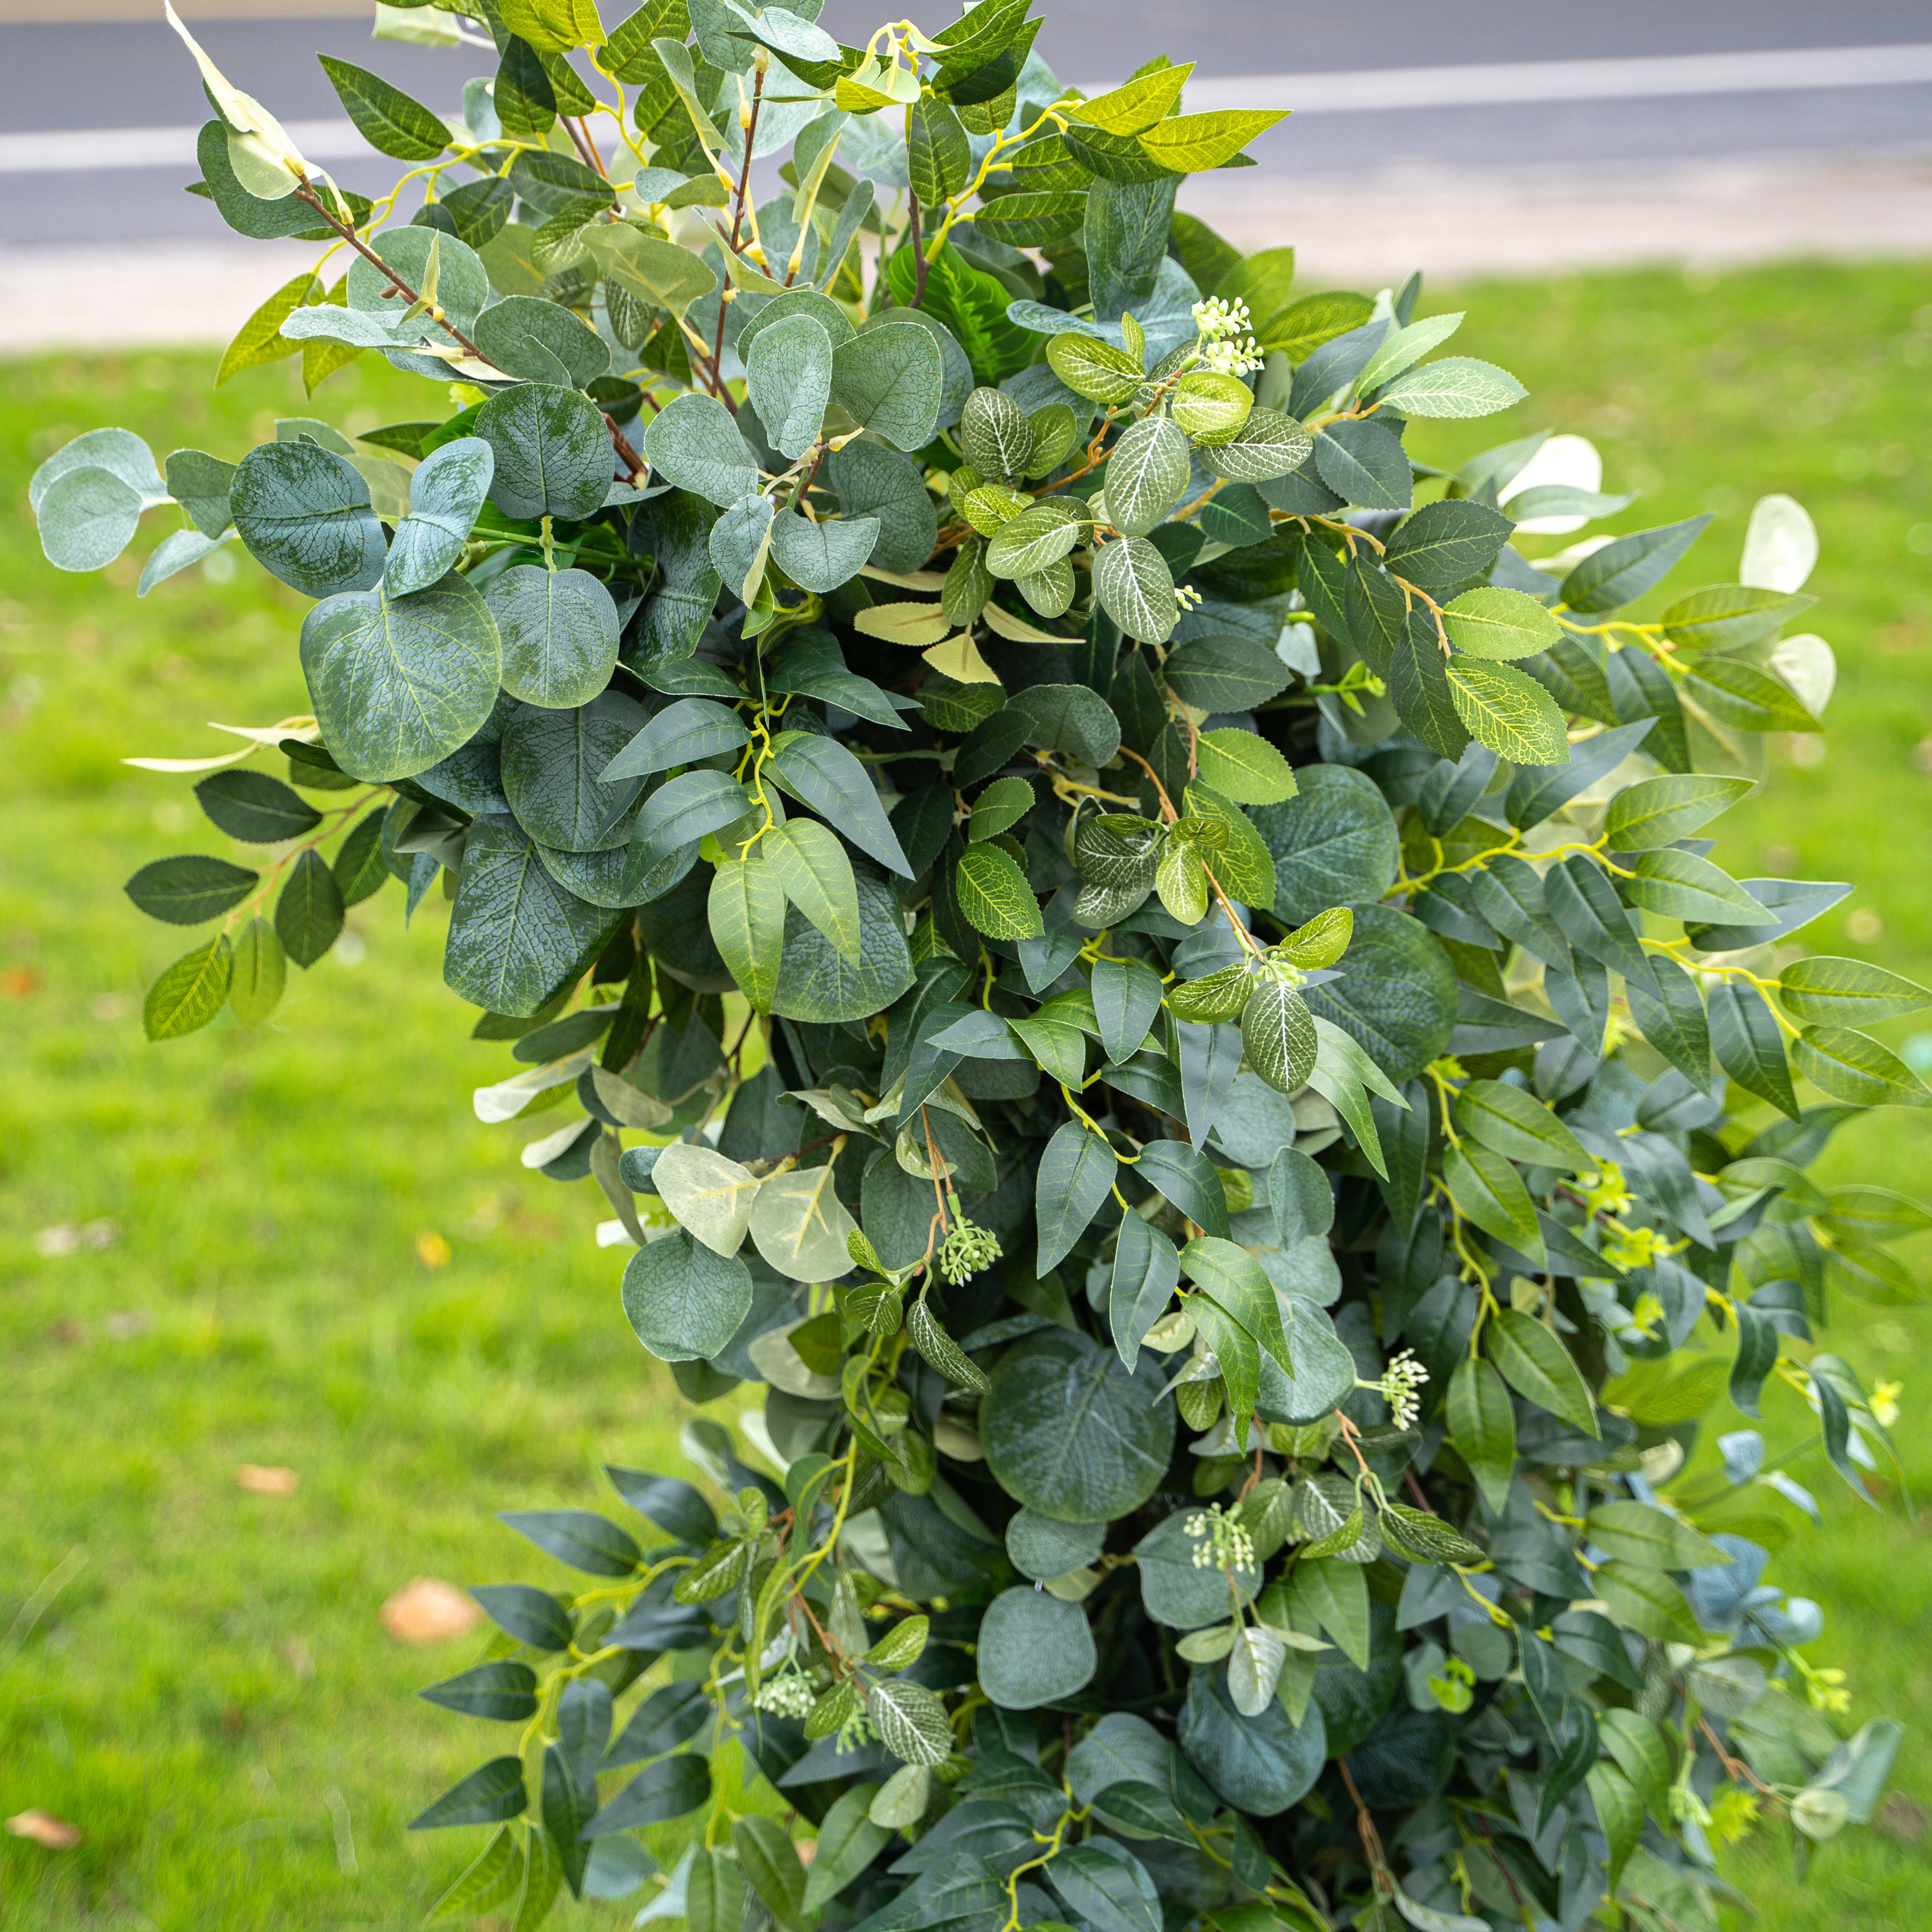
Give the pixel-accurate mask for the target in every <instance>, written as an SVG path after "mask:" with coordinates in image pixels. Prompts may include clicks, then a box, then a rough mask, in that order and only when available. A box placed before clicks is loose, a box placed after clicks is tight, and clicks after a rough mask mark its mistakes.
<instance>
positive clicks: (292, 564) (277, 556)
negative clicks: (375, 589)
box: [228, 443, 434, 776]
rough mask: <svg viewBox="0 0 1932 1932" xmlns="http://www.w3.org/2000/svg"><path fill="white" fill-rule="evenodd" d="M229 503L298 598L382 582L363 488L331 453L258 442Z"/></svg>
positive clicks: (253, 548) (349, 466) (258, 553)
mask: <svg viewBox="0 0 1932 1932" xmlns="http://www.w3.org/2000/svg"><path fill="white" fill-rule="evenodd" d="M228 502H229V509H230V511H231V512H232V513H233V516H234V518H235V527H236V530H237V531H238V532H240V535H241V538H242V541H243V542H244V543H245V544H247V545H248V553H249V555H250V556H252V557H253V558H254V559H255V561H256V562H257V563H259V564H260V565H261V566H262V568H263V569H264V570H266V571H268V572H269V574H271V575H272V576H275V577H280V578H281V580H282V581H283V582H284V583H286V584H287V585H289V586H290V587H291V588H292V589H296V590H299V591H300V592H302V595H304V596H305V597H334V596H338V595H341V594H342V593H343V592H348V591H354V590H367V589H370V588H371V586H373V585H374V584H375V583H377V582H378V581H380V579H381V577H382V574H383V561H384V558H385V555H386V551H385V547H384V539H383V526H382V524H381V523H380V522H379V521H378V520H377V516H376V512H375V511H374V509H373V508H371V505H370V501H369V485H368V483H367V482H366V481H365V480H364V479H363V477H362V473H361V472H360V471H359V470H358V469H356V466H355V465H354V464H353V463H350V462H348V461H347V460H345V459H344V458H342V457H340V456H338V455H336V454H335V452H333V451H332V450H327V449H323V448H321V447H320V446H319V445H318V444H316V443H263V444H261V445H260V446H259V447H257V448H256V449H251V451H249V452H248V455H246V456H245V457H244V458H242V462H241V466H240V467H239V469H236V472H235V481H234V482H233V484H232V485H231V486H230V487H229V496H228ZM314 614H315V613H314V612H313V611H311V613H310V615H311V616H314ZM431 763H434V760H431ZM344 769H347V767H345V768H344ZM412 769H416V768H414V767H413V768H412ZM357 775H358V776H361V775H362V774H360V773H358V774H357Z"/></svg>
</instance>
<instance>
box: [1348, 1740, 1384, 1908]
mask: <svg viewBox="0 0 1932 1932" xmlns="http://www.w3.org/2000/svg"><path fill="white" fill-rule="evenodd" d="M1335 1763H1336V1764H1337V1767H1338V1768H1339V1769H1340V1771H1341V1773H1342V1782H1343V1784H1346V1786H1347V1787H1349V1796H1350V1797H1351V1798H1352V1799H1354V1801H1355V1829H1356V1830H1357V1831H1358V1832H1360V1833H1361V1838H1362V1849H1363V1851H1364V1852H1366V1853H1367V1855H1368V1861H1369V1869H1370V1870H1371V1871H1372V1872H1373V1873H1375V1875H1376V1889H1377V1891H1380V1890H1381V1889H1382V1883H1383V1881H1385V1879H1387V1878H1388V1868H1389V1867H1388V1853H1387V1852H1385V1851H1384V1850H1383V1849H1382V1834H1381V1833H1380V1832H1378V1831H1377V1830H1376V1821H1375V1820H1374V1819H1373V1818H1372V1817H1370V1816H1369V1808H1368V1807H1367V1805H1364V1803H1363V1802H1362V1794H1361V1793H1360V1792H1359V1791H1358V1790H1356V1789H1355V1779H1354V1778H1352V1777H1351V1776H1350V1775H1349V1760H1347V1759H1346V1757H1338V1758H1337V1760H1335Z"/></svg>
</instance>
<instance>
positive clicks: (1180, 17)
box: [0, 0, 1932, 247]
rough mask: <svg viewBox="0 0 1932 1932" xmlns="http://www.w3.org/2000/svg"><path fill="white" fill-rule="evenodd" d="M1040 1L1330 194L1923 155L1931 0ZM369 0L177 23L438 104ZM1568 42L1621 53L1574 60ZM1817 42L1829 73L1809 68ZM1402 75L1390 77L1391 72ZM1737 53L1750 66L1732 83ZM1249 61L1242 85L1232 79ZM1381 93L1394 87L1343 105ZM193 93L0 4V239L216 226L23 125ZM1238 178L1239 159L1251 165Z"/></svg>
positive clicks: (268, 75) (113, 121)
mask: <svg viewBox="0 0 1932 1932" xmlns="http://www.w3.org/2000/svg"><path fill="white" fill-rule="evenodd" d="M624 11H625V5H624V0H604V12H605V13H606V16H607V18H608V19H609V20H611V21H612V22H613V23H614V22H615V20H617V19H619V18H620V17H622V13H623V12H624ZM942 11H944V9H942ZM1041 11H1042V12H1043V16H1044V20H1045V25H1044V26H1043V29H1042V31H1041V34H1040V40H1039V42H1038V43H1037V44H1038V47H1039V50H1040V52H1041V53H1042V54H1043V55H1044V56H1045V58H1046V59H1047V60H1048V61H1049V62H1050V63H1051V64H1052V66H1053V68H1055V71H1056V72H1057V73H1058V74H1060V75H1061V76H1062V77H1064V78H1065V79H1067V80H1071V81H1073V82H1076V83H1096V82H1100V81H1105V80H1109V79H1115V80H1118V78H1119V77H1122V76H1124V74H1126V73H1127V71H1130V69H1131V68H1133V67H1134V66H1135V65H1138V64H1139V62H1142V61H1144V60H1145V59H1148V58H1150V57H1151V56H1152V55H1155V54H1157V53H1163V52H1166V53H1169V54H1171V55H1173V56H1174V57H1175V58H1177V59H1184V58H1193V60H1194V61H1195V62H1196V65H1197V71H1198V73H1199V75H1200V76H1201V77H1203V78H1204V79H1205V78H1208V77H1212V78H1213V79H1214V80H1216V81H1217V82H1218V83H1223V85H1221V86H1217V88H1216V89H1214V91H1213V92H1214V98H1213V102H1212V104H1214V105H1217V106H1220V105H1224V104H1235V101H1237V100H1239V101H1242V102H1244V104H1250V105H1253V106H1256V107H1275V106H1283V107H1296V106H1297V105H1298V99H1299V100H1300V102H1301V107H1302V109H1303V111H1302V112H1301V113H1297V114H1295V115H1292V116H1291V118H1289V120H1288V121H1286V122H1284V123H1283V124H1281V125H1280V127H1277V128H1276V129H1274V130H1272V131H1271V133H1268V135H1266V136H1263V137H1262V139H1261V140H1260V141H1259V142H1257V143H1256V145H1255V148H1254V149H1253V152H1254V154H1255V155H1256V159H1257V160H1258V161H1259V163H1260V164H1261V167H1260V170H1259V172H1260V174H1261V175H1262V176H1264V177H1267V178H1271V179H1272V180H1274V181H1280V183H1282V184H1283V185H1284V186H1285V187H1286V186H1288V185H1289V184H1292V183H1293V182H1294V181H1297V180H1302V181H1308V182H1309V183H1310V184H1311V186H1316V185H1319V187H1322V188H1323V189H1325V190H1332V189H1333V188H1334V186H1335V185H1336V184H1337V177H1340V176H1356V177H1361V176H1364V175H1367V176H1375V175H1390V174H1392V173H1393V174H1398V175H1403V176H1405V177H1406V178H1427V176H1428V175H1430V173H1431V172H1438V173H1439V172H1442V171H1445V170H1457V169H1486V168H1492V169H1493V168H1508V169H1514V170H1517V171H1522V170H1525V169H1529V170H1535V169H1552V170H1559V171H1560V170H1563V169H1574V168H1578V167H1583V168H1589V167H1592V166H1601V167H1611V166H1615V167H1621V168H1624V169H1631V168H1640V167H1643V166H1659V165H1667V164H1677V163H1687V162H1697V161H1700V160H1710V159H1715V158H1719V157H1724V158H1732V157H1777V158H1778V159H1780V160H1782V161H1784V162H1787V163H1788V162H1789V161H1790V160H1792V159H1793V158H1794V157H1803V156H1806V155H1815V156H1817V157H1819V158H1820V159H1821V160H1826V159H1829V158H1832V157H1849V156H1853V155H1879V156H1893V157H1897V156H1906V157H1922V156H1928V155H1932V8H1928V7H1927V5H1926V4H1925V0H1843V4H1841V5H1838V6H1836V7H1831V8H1829V9H1826V8H1819V7H1817V6H1816V5H1813V4H1810V0H1704V4H1702V5H1697V4H1692V5H1685V4H1683V0H1598V4H1595V5H1590V6H1588V7H1586V6H1583V5H1577V4H1574V0H1573V4H1570V5H1556V6H1552V5H1549V4H1548V0H1355V4H1353V5H1351V6H1350V7H1348V8H1347V9H1346V10H1337V9H1335V8H1334V7H1328V6H1325V7H1315V6H1312V5H1298V4H1294V0H1188V4H1187V5H1185V6H1184V7H1181V8H1179V9H1176V8H1175V7H1172V6H1162V7H1154V6H1150V5H1145V4H1141V0H1043V5H1042V7H1041ZM822 19H823V23H824V24H825V25H826V26H827V27H828V28H829V29H830V30H831V31H832V32H834V33H835V34H838V35H840V36H841V37H844V38H847V39H850V38H851V37H855V36H857V35H862V34H865V33H866V32H868V31H870V29H871V28H872V26H874V25H875V24H876V23H877V9H876V8H875V7H872V6H870V5H862V4H860V0H826V7H825V10H824V13H823V16H822ZM366 20H367V16H366V15H364V16H362V17H355V18H342V19H296V20H281V21H270V20H253V21H251V20H228V21H221V20H211V21H207V22H204V23H198V24H197V28H196V31H197V32H198V34H199V36H200V37H201V38H202V40H203V43H204V44H205V46H207V47H208V50H209V52H211V54H212V55H214V58H215V59H216V60H217V62H219V63H220V65H222V67H223V68H224V69H225V71H226V72H227V73H228V74H229V77H230V78H231V79H232V80H234V81H235V82H236V83H237V84H238V85H239V86H242V87H243V88H245V89H248V91H250V92H254V93H256V94H257V95H259V96H260V98H262V99H263V101H264V102H265V103H266V104H267V105H269V107H271V108H272V110H274V111H275V113H277V114H278V115H279V116H280V117H281V118H283V119H284V120H285V121H340V120H341V114H342V110H341V107H340V104H338V101H336V99H335V95H334V94H333V92H332V90H331V89H330V88H329V84H328V83H327V80H326V78H325V77H324V76H323V72H322V70H321V68H320V67H319V66H318V65H317V63H316V62H315V60H314V55H315V54H316V53H317V52H329V53H333V54H336V55H341V56H342V57H343V58H347V59H350V60H353V61H356V62H359V64H361V65H365V66H367V67H370V68H374V69H375V70H376V71H377V72H379V73H381V74H385V75H386V76H388V77H389V78H391V79H392V80H395V82H396V83H398V85H399V86H403V87H404V88H407V89H409V91H410V92H412V93H413V94H415V95H417V96H418V97H419V98H421V99H422V100H423V101H425V102H427V103H428V104H430V105H431V106H433V107H437V108H439V109H444V108H449V107H454V106H455V104H456V103H457V101H458V100H459V98H460V83H461V82H462V80H463V79H464V78H465V77H467V76H469V75H472V74H481V73H487V72H489V71H491V70H492V68H493V62H492V60H491V59H490V57H489V55H487V53H486V52H484V51H482V50H481V49H472V48H468V47H465V48H461V49H452V50H442V49H422V48H416V47H412V46H403V45H399V44H397V43H393V42H389V41H374V40H371V39H370V37H369V36H368V27H367V26H366V24H365V22H366ZM928 24H929V25H936V24H938V15H937V14H935V15H934V16H932V17H930V18H929V23H928ZM1901 47H1903V48H1909V49H1915V52H1916V55H1917V61H1916V65H1915V66H1907V65H1903V64H1900V65H1899V68H1898V70H1897V71H1903V72H1907V73H1909V74H1911V75H1912V76H1913V77H1911V78H1907V79H1903V80H1900V79H1897V78H1895V77H1894V65H1892V64H1891V63H1889V62H1888V60H1887V59H1886V58H1885V57H1884V56H1879V57H1877V58H1861V57H1859V56H1858V55H1856V54H1855V52H1845V53H1843V54H1841V55H1838V56H1835V61H1836V62H1837V63H1838V64H1837V65H1834V63H1833V62H1829V61H1820V62H1817V63H1816V64H1811V63H1807V62H1804V61H1802V60H1800V61H1798V62H1784V63H1782V64H1779V63H1778V62H1769V63H1768V64H1764V63H1761V64H1760V65H1758V66H1757V67H1755V68H1754V67H1753V66H1752V65H1751V63H1750V62H1736V63H1727V62H1723V61H1719V62H1718V63H1717V64H1716V65H1715V66H1713V65H1710V64H1709V63H1706V64H1702V65H1697V66H1696V67H1695V68H1686V67H1685V65H1683V63H1684V62H1685V60H1686V58H1687V57H1692V56H1699V55H1706V56H1708V55H1720V56H1722V55H1751V54H1757V55H1769V54H1775V53H1778V52H1802V51H1803V50H1806V49H1846V50H1855V49H1863V48H1871V49H1885V48H1901ZM1522 63H1563V64H1566V65H1564V66H1563V67H1562V68H1561V69H1560V70H1559V69H1555V68H1537V69H1535V70H1533V71H1532V70H1530V69H1528V68H1523V67H1521V66H1520V65H1517V64H1522ZM1582 63H1616V64H1619V65H1616V67H1615V68H1612V67H1610V66H1597V67H1586V66H1583V65H1568V64H1582ZM1673 63H1676V65H1673ZM1499 65H1502V66H1505V67H1507V68H1510V69H1511V71H1512V73H1513V74H1514V76H1515V78H1514V80H1512V79H1511V78H1510V77H1508V75H1506V76H1505V80H1504V81H1503V83H1502V84H1501V86H1500V89H1499V88H1498V86H1496V85H1494V84H1492V85H1490V86H1488V88H1487V91H1486V98H1484V99H1482V100H1481V101H1480V102H1479V103H1476V104H1464V105H1460V106H1459V105H1441V104H1437V103H1440V102H1444V101H1454V100H1455V99H1456V98H1457V91H1458V90H1457V82H1456V78H1455V77H1454V76H1453V75H1437V76H1435V77H1431V76H1430V75H1429V74H1426V73H1425V74H1424V75H1422V76H1421V77H1419V78H1418V77H1416V76H1415V74H1414V73H1413V71H1415V70H1441V69H1444V68H1470V67H1482V68H1491V69H1494V68H1496V67H1497V66H1499ZM1814 65H1815V69H1816V75H1817V78H1819V79H1820V80H1823V81H1824V82H1826V83H1829V84H1825V85H1813V84H1811V83H1812V81H1813V79H1814ZM1398 73H1399V76H1400V78H1401V80H1402V81H1403V85H1402V86H1400V87H1399V88H1394V89H1393V90H1392V89H1391V83H1392V82H1393V81H1394V80H1395V79H1396V78H1397V77H1398ZM1754 75H1755V76H1757V77H1758V81H1757V82H1756V83H1752V84H1741V83H1743V82H1750V81H1751V77H1752V76H1754ZM1343 77H1348V78H1347V79H1346V80H1344V79H1343ZM1605 77H1608V79H1607V80H1606V78H1605ZM1247 78H1252V79H1253V80H1254V81H1255V82H1256V83H1257V84H1256V86H1254V87H1253V89H1251V90H1247V91H1244V89H1243V88H1242V86H1241V85H1240V83H1242V82H1243V81H1244V79H1247ZM1472 78H1473V77H1472ZM1229 83H1234V85H1233V86H1232V87H1231V86H1229V85H1228V84H1229ZM1599 83H1602V84H1601V85H1600V84H1599ZM1760 83H1761V84H1760ZM1852 83H1855V84H1852ZM1685 89H1694V90H1695V91H1685ZM1392 91H1393V93H1394V95H1395V96H1396V97H1397V99H1396V100H1395V101H1394V103H1393V104H1386V105H1369V106H1363V105H1361V104H1360V103H1361V102H1362V101H1364V100H1367V101H1371V102H1373V101H1376V100H1377V99H1378V98H1379V95H1390V94H1391V92H1392ZM1224 94H1225V95H1226V97H1227V98H1226V100H1225V101H1224V99H1223V95H1224ZM207 113H208V110H207V107H206V104H205V101H204V100H203V98H202V95H201V92H200V90H199V86H198V84H197V80H196V75H195V72H194V70H193V66H192V65H191V63H190V62H189V60H188V58H187V55H186V52H185V50H184V49H182V48H181V46H180V45H179V43H178V42H177V41H176V40H175V38H174V37H173V35H172V33H171V32H170V31H169V29H168V28H166V26H165V25H164V24H163V23H159V22H155V23H151V24H150V23H126V22H97V23H86V22H64V23H46V24H37V25H6V26H0V173H4V175H5V182H4V190H0V247H7V246H12V247H20V246H26V245H48V244H60V243H66V244H77V243H96V244H98V243H113V242H134V241H138V240H142V239H150V240H155V241H168V242H183V241H192V240H196V239H205V240H214V239H219V238H220V236H222V235H223V233H225V232H226V231H225V230H223V228H222V226H221V224H220V220H219V218H218V217H217V216H216V215H215V214H214V211H213V210H212V209H211V208H210V207H209V206H208V204H207V203H206V202H202V201H201V200H199V199H196V198H194V197H191V196H187V195H186V194H184V193H183V192H182V191H181V190H182V188H183V187H184V184H186V182H187V181H190V180H191V179H193V177H194V172H195V170H194V169H193V166H192V163H191V162H188V161H185V160H181V159H175V158H170V157H169V154H168V152H167V150H168V143H167V142H166V140H165V139H162V140H160V142H158V143H156V142H150V143H149V144H148V145H149V147H150V148H151V149H154V150H155V152H153V153H149V154H145V156H141V155H137V156H136V157H135V158H134V159H133V160H131V161H130V162H128V163H126V164H124V165H118V166H113V167H101V166H96V167H92V168H76V167H74V166H72V165H71V161H72V160H73V158H74V151H73V148H72V145H71V143H65V144H62V145H60V146H55V145H52V144H49V142H45V141H40V142H36V141H34V139H31V137H32V136H51V135H56V134H65V135H70V136H71V135H73V134H75V133H83V132H86V131H90V130H103V129H118V130H128V129H150V130H166V129H181V128H191V127H193V126H195V125H196V124H199V122H200V121H202V120H204V119H205V118H207ZM177 145H178V144H177ZM63 148H64V149H65V151H63ZM331 165H332V166H333V167H334V168H335V172H337V173H338V177H339V178H341V180H342V181H344V184H346V185H348V186H350V187H363V188H365V189H367V188H370V187H383V186H386V185H387V184H389V181H392V179H393V178H394V174H395V164H394V163H389V162H388V161H386V160H383V159H382V158H381V157H376V156H368V157H359V156H354V155H350V156H347V157H344V158H343V159H342V160H340V161H336V160H332V161H331ZM1254 184H1256V175H1248V176H1247V181H1246V182H1245V183H1244V185H1247V186H1250V187H1252V186H1253V185H1254Z"/></svg>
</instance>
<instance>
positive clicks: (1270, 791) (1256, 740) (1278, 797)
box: [1195, 727, 1296, 805]
mask: <svg viewBox="0 0 1932 1932" xmlns="http://www.w3.org/2000/svg"><path fill="white" fill-rule="evenodd" d="M1195 754H1196V769H1199V772H1200V774H1201V776H1202V779H1203V781H1205V783H1207V784H1209V785H1211V786H1212V787H1214V790H1216V791H1217V792H1219V793H1220V794H1221V795H1222V796H1223V798H1229V799H1233V800H1234V802H1235V803H1236V804H1237V805H1279V804H1280V802H1282V801H1283V799H1290V798H1292V797H1294V796H1295V790H1296V787H1295V767H1294V766H1292V765H1291V764H1290V763H1289V762H1288V760H1287V759H1286V758H1285V757H1283V756H1282V754H1281V753H1280V751H1277V749H1276V748H1275V747H1274V745H1271V744H1270V743H1269V742H1268V739H1265V738H1264V737H1263V736H1262V735H1261V733H1259V732H1258V731H1243V730H1238V729H1235V728H1233V727H1228V728H1225V729H1223V730H1216V731H1204V732H1202V734H1201V736H1200V738H1199V740H1198V742H1196V745H1195Z"/></svg>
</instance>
